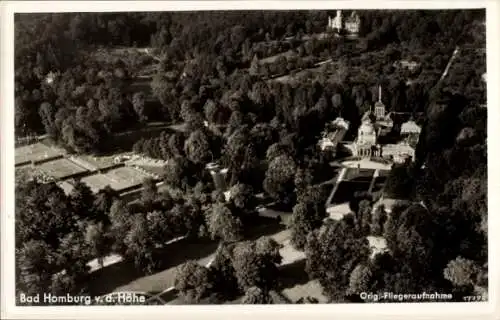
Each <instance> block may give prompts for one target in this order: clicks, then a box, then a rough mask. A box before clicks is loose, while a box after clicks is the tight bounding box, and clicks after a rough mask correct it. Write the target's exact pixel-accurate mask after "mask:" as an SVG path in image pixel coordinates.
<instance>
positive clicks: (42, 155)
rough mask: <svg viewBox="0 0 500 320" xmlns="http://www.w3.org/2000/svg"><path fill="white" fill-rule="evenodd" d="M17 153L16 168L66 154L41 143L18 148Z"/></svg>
mask: <svg viewBox="0 0 500 320" xmlns="http://www.w3.org/2000/svg"><path fill="white" fill-rule="evenodd" d="M15 152H16V154H15V163H16V166H17V165H21V164H25V163H29V162H31V161H40V160H47V159H50V158H55V157H58V156H60V155H63V154H64V151H63V150H62V149H57V148H53V147H49V146H47V145H45V144H43V143H41V142H37V143H34V144H30V145H26V146H22V147H18V148H16V151H15Z"/></svg>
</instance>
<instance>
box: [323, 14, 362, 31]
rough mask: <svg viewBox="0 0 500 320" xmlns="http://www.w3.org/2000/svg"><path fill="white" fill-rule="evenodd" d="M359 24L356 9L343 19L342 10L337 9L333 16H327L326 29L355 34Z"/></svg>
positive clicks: (359, 20)
mask: <svg viewBox="0 0 500 320" xmlns="http://www.w3.org/2000/svg"><path fill="white" fill-rule="evenodd" d="M360 24H361V19H360V18H359V15H358V14H357V13H356V11H353V12H352V13H351V15H350V16H348V17H347V18H345V19H344V17H343V16H342V10H337V14H336V16H335V17H334V18H331V17H328V26H327V30H328V31H334V32H337V33H344V32H345V33H347V34H348V35H357V34H358V32H359V26H360Z"/></svg>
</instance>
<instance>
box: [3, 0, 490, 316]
mask: <svg viewBox="0 0 500 320" xmlns="http://www.w3.org/2000/svg"><path fill="white" fill-rule="evenodd" d="M14 41H15V43H14V59H15V60H14V72H15V74H14V90H15V92H14V99H15V100H14V102H15V103H14V106H13V109H14V111H15V115H14V116H13V119H15V125H14V126H15V244H14V243H12V244H9V245H12V246H13V247H14V245H15V295H16V296H15V302H16V305H17V306H71V305H73V306H96V305H134V306H137V305H165V307H168V305H172V306H173V305H211V304H216V305H234V304H240V305H241V304H252V305H259V304H261V305H262V304H263V305H270V304H340V303H348V304H356V303H357V304H364V303H370V304H376V303H399V304H400V303H409V302H419V303H430V302H462V303H470V302H486V301H488V209H487V201H488V199H487V182H488V179H487V171H488V170H487V143H486V139H487V113H488V112H487V99H486V83H487V73H486V9H460V10H458V9H440V10H428V9H425V10H424V9H422V10H416V9H412V10H409V9H378V10H375V9H356V10H352V9H345V8H343V9H335V8H332V9H329V10H327V9H325V10H279V11H271V10H236V11H230V10H225V11H223V10H219V11H216V10H214V11H149V12H84V13H82V12H66V13H61V12H59V13H57V12H53V13H16V14H15V15H14ZM488 54H490V53H488ZM12 169H14V168H12ZM13 216H14V214H13ZM12 278H14V277H13V276H12ZM87 309H88V308H87ZM149 309H151V308H149Z"/></svg>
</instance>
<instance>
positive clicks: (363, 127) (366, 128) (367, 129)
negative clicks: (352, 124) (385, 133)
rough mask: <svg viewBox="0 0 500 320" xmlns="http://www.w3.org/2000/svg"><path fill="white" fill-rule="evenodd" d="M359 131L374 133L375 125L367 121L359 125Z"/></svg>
mask: <svg viewBox="0 0 500 320" xmlns="http://www.w3.org/2000/svg"><path fill="white" fill-rule="evenodd" d="M358 131H359V132H363V134H374V133H375V127H374V125H373V124H372V123H371V122H368V121H365V122H363V123H362V124H361V126H360V127H359V130H358Z"/></svg>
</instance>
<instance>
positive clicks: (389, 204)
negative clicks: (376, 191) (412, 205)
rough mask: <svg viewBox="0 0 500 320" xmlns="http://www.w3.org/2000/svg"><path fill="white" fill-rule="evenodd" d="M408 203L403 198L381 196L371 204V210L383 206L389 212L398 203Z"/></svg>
mask: <svg viewBox="0 0 500 320" xmlns="http://www.w3.org/2000/svg"><path fill="white" fill-rule="evenodd" d="M406 203H409V201H408V200H403V199H394V198H384V197H381V198H380V199H379V200H378V201H377V202H376V203H375V204H374V205H373V212H375V210H377V209H378V208H379V207H380V206H382V205H383V206H384V209H385V211H386V212H387V213H391V212H392V209H393V208H394V207H395V206H396V205H398V204H406Z"/></svg>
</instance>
